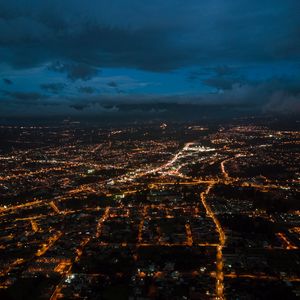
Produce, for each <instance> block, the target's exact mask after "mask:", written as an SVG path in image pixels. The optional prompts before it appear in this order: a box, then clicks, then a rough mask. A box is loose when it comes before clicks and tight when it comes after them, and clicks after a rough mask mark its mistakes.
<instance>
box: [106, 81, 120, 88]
mask: <svg viewBox="0 0 300 300" xmlns="http://www.w3.org/2000/svg"><path fill="white" fill-rule="evenodd" d="M107 85H108V86H109V87H114V88H116V87H118V84H117V83H116V82H115V81H110V82H108V83H107Z"/></svg>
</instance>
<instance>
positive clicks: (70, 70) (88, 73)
mask: <svg viewBox="0 0 300 300" xmlns="http://www.w3.org/2000/svg"><path fill="white" fill-rule="evenodd" d="M48 69H49V70H51V71H55V72H61V73H67V77H68V78H69V79H71V80H77V79H81V80H85V81H87V80H89V79H91V78H93V77H94V76H96V75H97V74H98V70H97V69H96V68H94V67H92V66H90V65H88V64H83V63H61V62H59V61H58V62H55V63H52V64H50V65H49V66H48Z"/></svg>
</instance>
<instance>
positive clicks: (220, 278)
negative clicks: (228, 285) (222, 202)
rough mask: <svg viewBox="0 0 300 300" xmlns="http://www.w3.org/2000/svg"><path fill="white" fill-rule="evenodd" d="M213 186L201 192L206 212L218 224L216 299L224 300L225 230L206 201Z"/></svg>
mask: <svg viewBox="0 0 300 300" xmlns="http://www.w3.org/2000/svg"><path fill="white" fill-rule="evenodd" d="M212 187H213V184H210V185H209V186H208V187H207V189H206V190H205V191H204V192H202V193H201V194H200V199H201V202H202V204H203V206H204V208H205V210H206V214H207V215H208V216H209V217H211V218H212V220H213V221H214V223H215V225H216V229H217V231H218V234H219V245H218V246H217V262H216V266H217V269H216V280H217V281H216V299H218V300H223V299H225V297H224V274H223V253H222V249H223V246H224V245H225V240H226V236H225V233H224V231H223V228H222V226H221V224H220V222H219V220H218V219H217V217H216V216H215V214H214V212H213V211H212V210H211V208H210V206H209V205H208V204H207V202H206V197H207V195H208V194H209V192H210V190H211V188H212Z"/></svg>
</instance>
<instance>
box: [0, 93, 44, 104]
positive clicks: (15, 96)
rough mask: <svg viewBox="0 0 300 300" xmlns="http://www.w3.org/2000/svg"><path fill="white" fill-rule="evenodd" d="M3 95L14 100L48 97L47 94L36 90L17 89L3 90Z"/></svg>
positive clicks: (26, 100) (35, 99) (27, 100)
mask: <svg viewBox="0 0 300 300" xmlns="http://www.w3.org/2000/svg"><path fill="white" fill-rule="evenodd" d="M2 95H3V96H5V97H6V98H10V99H12V100H21V101H25V102H27V104H28V102H36V101H38V100H41V99H45V98H47V96H46V95H43V94H40V93H36V92H17V91H13V92H11V91H2Z"/></svg>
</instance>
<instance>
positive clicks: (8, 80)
mask: <svg viewBox="0 0 300 300" xmlns="http://www.w3.org/2000/svg"><path fill="white" fill-rule="evenodd" d="M3 82H4V83H5V84H8V85H11V84H13V82H12V80H10V79H8V78H3Z"/></svg>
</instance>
